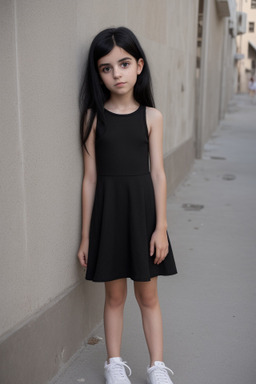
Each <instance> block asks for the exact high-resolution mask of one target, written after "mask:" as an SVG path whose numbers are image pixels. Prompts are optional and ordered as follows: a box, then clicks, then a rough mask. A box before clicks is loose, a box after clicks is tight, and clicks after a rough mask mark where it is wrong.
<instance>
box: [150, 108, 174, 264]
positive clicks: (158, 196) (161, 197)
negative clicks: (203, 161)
mask: <svg viewBox="0 0 256 384" xmlns="http://www.w3.org/2000/svg"><path fill="white" fill-rule="evenodd" d="M147 125H148V128H149V152H150V172H151V177H152V182H153V187H154V193H155V203H156V228H155V231H154V233H153V234H152V237H151V241H150V255H151V256H152V255H153V254H154V250H155V249H156V258H155V260H154V263H155V264H160V263H161V262H162V261H163V260H164V258H165V257H166V255H167V253H168V246H169V245H168V239H167V218H166V196H167V192H166V176H165V171H164V162H163V117H162V114H161V112H159V111H158V110H157V109H155V108H147Z"/></svg>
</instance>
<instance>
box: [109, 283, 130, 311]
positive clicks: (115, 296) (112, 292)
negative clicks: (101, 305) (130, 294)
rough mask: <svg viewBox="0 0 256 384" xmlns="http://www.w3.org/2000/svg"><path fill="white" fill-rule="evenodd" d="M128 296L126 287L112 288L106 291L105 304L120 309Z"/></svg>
mask: <svg viewBox="0 0 256 384" xmlns="http://www.w3.org/2000/svg"><path fill="white" fill-rule="evenodd" d="M126 296H127V289H126V286H124V287H119V288H118V289H117V287H112V288H109V287H108V289H106V293H105V302H106V304H107V305H109V306H111V307H120V306H122V305H124V303H125V300H126Z"/></svg>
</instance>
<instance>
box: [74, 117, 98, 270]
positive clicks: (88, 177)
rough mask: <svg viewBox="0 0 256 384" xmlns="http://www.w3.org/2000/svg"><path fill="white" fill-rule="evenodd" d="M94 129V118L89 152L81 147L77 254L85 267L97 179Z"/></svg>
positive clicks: (87, 143)
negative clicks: (80, 218)
mask: <svg viewBox="0 0 256 384" xmlns="http://www.w3.org/2000/svg"><path fill="white" fill-rule="evenodd" d="M95 129H96V119H95V121H94V123H93V126H92V130H91V132H90V135H89V137H88V139H87V141H86V147H87V150H88V152H89V154H88V153H87V151H86V150H85V149H83V157H84V177H83V184H82V235H81V244H80V247H79V250H78V255H77V256H78V259H79V262H80V264H81V266H82V267H85V268H86V267H87V261H88V249H89V230H90V222H91V215H92V208H93V203H94V196H95V188H96V181H97V171H96V161H95V132H96V131H95Z"/></svg>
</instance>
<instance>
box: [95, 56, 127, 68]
mask: <svg viewBox="0 0 256 384" xmlns="http://www.w3.org/2000/svg"><path fill="white" fill-rule="evenodd" d="M131 59H132V58H131V57H124V58H122V59H120V60H118V63H121V62H122V61H125V60H131ZM105 65H110V63H103V64H100V65H99V68H101V67H104V66H105Z"/></svg>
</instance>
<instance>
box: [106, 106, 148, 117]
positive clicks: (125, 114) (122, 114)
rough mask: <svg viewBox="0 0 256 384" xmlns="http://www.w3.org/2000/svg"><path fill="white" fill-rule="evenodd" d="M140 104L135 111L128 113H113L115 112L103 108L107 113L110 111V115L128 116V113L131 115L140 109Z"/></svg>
mask: <svg viewBox="0 0 256 384" xmlns="http://www.w3.org/2000/svg"><path fill="white" fill-rule="evenodd" d="M141 107H142V106H141V105H139V107H138V108H137V109H135V111H133V112H130V113H115V112H111V111H109V110H108V109H106V108H104V111H106V112H107V113H110V114H111V115H115V116H130V115H133V114H134V113H136V112H138V111H139V110H140V108H141Z"/></svg>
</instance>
